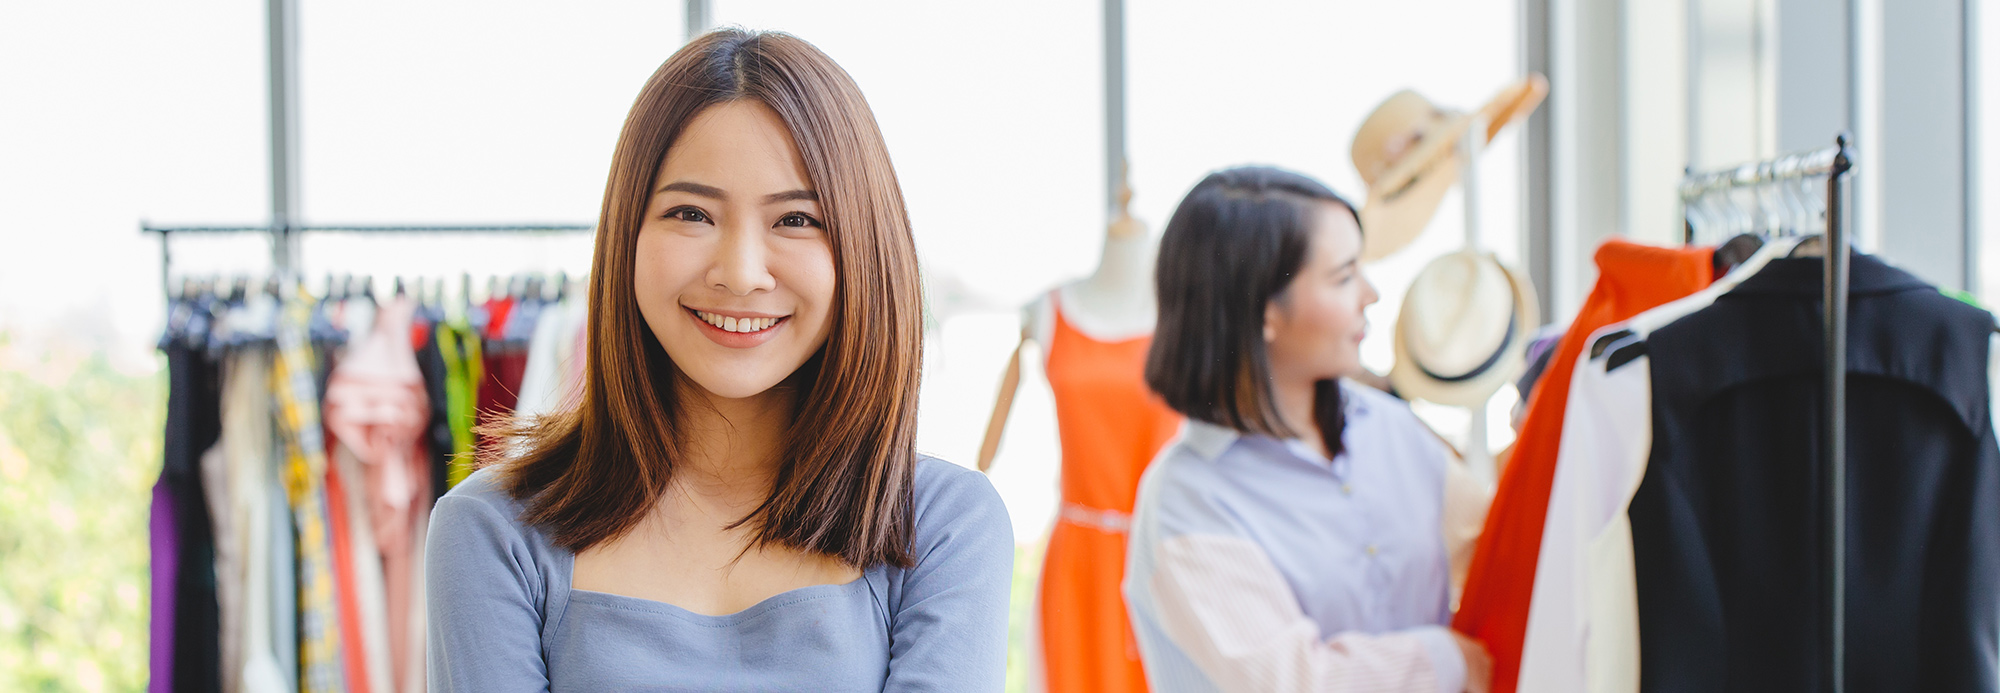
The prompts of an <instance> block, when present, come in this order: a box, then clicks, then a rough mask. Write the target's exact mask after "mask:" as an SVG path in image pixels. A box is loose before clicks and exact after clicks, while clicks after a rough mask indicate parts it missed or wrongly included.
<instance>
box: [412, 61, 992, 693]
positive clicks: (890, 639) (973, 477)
mask: <svg viewBox="0 0 2000 693" xmlns="http://www.w3.org/2000/svg"><path fill="white" fill-rule="evenodd" d="M918 287H919V283H918V277H917V263H916V253H915V249H914V246H913V242H912V239H911V235H910V228H909V221H908V215H907V213H906V212H905V210H904V206H903V199H902V193H901V190H900V188H899V187H898V184H897V182H896V176H895V171H894V169H893V167H892V166H891V164H890V162H889V157H888V150H887V148H886V147H885V146H884V145H883V142H882V137H881V134H880V132H879V130H878V129H877V128H876V125H875V121H874V117H873V115H872V114H870V112H869V110H868V106H867V103H866V101H865V100H864V99H863V98H862V96H861V93H860V90H859V89H858V88H857V87H856V86H855V84H854V82H853V81H852V80H851V79H850V78H849V77H848V75H847V73H846V72H844V71H842V70H841V69H840V67H839V66H837V65H835V64H834V63H833V62H832V61H831V60H830V59H828V58H827V57H826V56H825V55H824V54H822V53H821V52H819V50H818V49H816V48H814V47H812V46H811V45H810V44H807V43H805V42H804V41H801V40H799V39H797V38H794V37H792V36H789V35H785V34H779V33H750V32H743V31H736V30H723V31H718V32H714V33H711V34H708V35H706V36H703V37H702V38H700V39H698V40H696V41H694V42H692V43H690V44H688V46H687V47H685V48H683V49H682V50H681V51H680V52H678V53H676V54H675V55H674V56H673V57H672V58H670V59H669V60H668V61H667V62H666V64H665V65H663V66H662V67H661V68H660V69H659V71H658V72H656V73H655V74H654V75H653V78H652V79H651V80H650V81H649V82H648V83H647V84H646V87H645V89H644V90H643V91H642V92H641V93H640V95H639V98H638V99H637V101H636V102H635V103H634V104H633V107H632V112H631V115H630V116H629V117H628V118H627V120H626V124H625V129H624V131H623V133H622V134H621V135H620V137H619V141H618V147H617V151H616V153H615V154H614V157H613V162H612V170H611V176H610V181H609V183H608V185H607V187H606V191H605V196H604V207H603V213H602V215H601V217H600V219H599V222H598V237H597V246H596V254H595V256H594V259H593V263H592V272H591V286H590V317H589V334H590V341H589V347H588V357H587V358H588V361H587V365H586V368H587V370H588V374H589V377H587V378H586V386H585V389H584V392H583V396H582V397H581V398H580V400H579V401H578V402H577V404H576V405H575V406H574V407H572V408H570V409H568V410H564V411H561V412H558V413H556V414H554V415H552V416H550V417H547V418H543V419H538V420H532V421H514V422H507V423H505V424H502V425H497V426H493V427H491V429H490V431H489V432H490V433H493V434H494V440H495V442H494V444H493V445H492V446H491V447H490V448H489V449H487V450H485V451H483V455H484V456H485V457H486V458H487V459H486V460H485V461H486V463H487V466H486V468H484V469H482V470H481V471H479V472H477V473H475V474H473V475H472V476H471V477H469V478H468V479H467V480H466V481H465V482H464V483H462V484H460V485H459V486H457V487H454V488H453V489H452V491H451V493H450V494H449V495H447V496H445V497H444V498H443V499H442V500H440V501H439V503H438V506H437V510H436V511H435V512H434V514H433V515H432V523H431V533H432V541H431V546H432V547H434V548H433V549H432V552H431V554H430V556H429V559H428V572H427V579H428V583H429V584H428V590H429V595H430V614H429V617H430V638H429V643H430V662H431V667H430V676H431V687H432V688H433V689H434V690H440V691H452V690H467V691H493V690H612V689H626V688H631V687H634V686H641V687H646V688H649V689H659V690H806V689H810V690H883V689H886V688H893V689H905V688H920V689H944V688H949V689H951V690H997V689H999V687H1000V686H1001V684H1002V679H1003V674H1004V666H1005V646H1006V629H1007V623H1006V619H1007V598H1008V580H1009V578H1010V577H1011V562H1012V559H1013V539H1012V536H1011V535H1012V532H1011V525H1010V523H1009V522H1008V519H1007V516H1006V511H1005V509H1004V508H1003V506H1002V505H1001V503H1000V499H999V496H998V495H997V494H996V493H995V492H994V491H993V489H992V487H991V486H990V485H989V484H988V483H987V482H986V480H985V477H983V476H981V475H979V474H978V473H976V472H972V471H970V470H967V469H964V468H962V467H959V466H956V465H952V464H949V463H946V462H942V461H939V460H936V459H931V458H920V457H919V456H918V455H917V453H916V452H915V449H914V437H915V429H916V392H917V376H918V372H919V366H920V363H919V361H920V355H921V353H922V344H921V339H922V329H921V328H922V317H921V311H920V296H919V295H918V291H919V288H918Z"/></svg>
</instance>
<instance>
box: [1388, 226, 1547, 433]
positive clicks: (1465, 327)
mask: <svg viewBox="0 0 2000 693" xmlns="http://www.w3.org/2000/svg"><path fill="white" fill-rule="evenodd" d="M1536 310H1537V309H1536V300H1535V287H1534V285H1532V284H1530V283H1528V281H1527V277H1526V276H1525V275H1523V274H1522V273H1520V272H1517V271H1514V270H1511V269H1508V268H1507V266H1506V265H1505V264H1503V263H1501V262H1500V259H1499V258H1496V257H1494V256H1493V254H1492V253H1485V252H1478V251H1472V250H1461V251H1458V252H1455V253H1452V254H1450V255H1446V256H1443V257H1440V258H1438V259H1436V260H1432V261H1431V263H1430V264H1428V265H1425V266H1424V269H1423V271H1421V272H1419V273H1417V278H1416V279H1415V280H1414V281H1412V282H1411V283H1410V290H1409V292H1408V293H1406V294H1404V295H1403V309H1402V313H1401V315H1399V316H1398V317H1397V319H1396V329H1395V333H1396V365H1395V367H1393V368H1391V369H1390V370H1389V382H1390V383H1391V384H1393V385H1395V387H1396V392H1397V394H1400V395H1402V396H1403V397H1404V398H1407V399H1422V400H1425V401H1430V402H1436V403H1438V404H1449V405H1455V406H1461V407H1477V406H1480V405H1482V404H1484V403H1485V402H1486V400H1487V399H1488V398H1490V397H1492V396H1493V393H1494V392H1497V391H1499V389H1500V388H1501V386H1503V385H1506V384H1507V383H1508V382H1511V381H1512V379H1513V378H1514V376H1516V375H1518V374H1520V372H1521V368H1522V367H1523V366H1524V365H1525V364H1524V363H1523V361H1524V358H1525V353H1526V351H1527V348H1528V341H1529V339H1530V338H1531V337H1532V335H1533V333H1534V331H1535V328H1536V327H1537V326H1539V320H1538V317H1537V315H1536Z"/></svg>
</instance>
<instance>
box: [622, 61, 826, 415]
mask: <svg viewBox="0 0 2000 693" xmlns="http://www.w3.org/2000/svg"><path fill="white" fill-rule="evenodd" d="M654 180H655V183H654V185H655V187H654V192H653V198H652V202H651V203H650V204H649V205H648V206H647V208H646V220H645V223H644V224H643V225H641V226H640V227H639V246H638V258H637V260H638V267H637V268H636V270H635V272H634V277H633V282H632V283H633V287H634V289H635V290H636V291H637V292H638V294H639V296H638V298H639V312H640V313H641V314H642V315H644V316H645V318H646V325H647V327H649V328H651V329H652V331H653V336H654V337H655V338H657V339H659V340H660V346H661V347H663V348H665V349H666V351H667V356H668V357H670V358H672V359H673V360H674V364H675V365H676V366H678V367H679V368H680V370H681V372H682V373H684V374H686V375H687V377H688V379H689V380H692V381H693V382H694V383H695V384H697V385H699V386H701V387H702V388H703V389H705V390H707V391H708V392H709V393H710V394H713V395H716V396H719V397H726V398H732V399H733V398H740V397H750V396H753V395H757V394H761V393H763V392H765V391H766V390H769V389H770V388H771V386H773V385H776V384H778V383H779V382H780V381H783V380H784V379H785V378H786V377H787V376H790V375H791V374H792V373H793V372H794V371H797V370H798V369H799V366H801V365H803V364H804V363H805V362H806V360H807V359H809V358H811V357H812V355H813V354H814V353H816V352H818V351H819V348H820V345H822V344H824V343H826V336H827V332H828V330H829V329H830V328H831V325H832V320H831V312H832V310H833V299H834V293H835V291H834V288H835V281H836V278H835V271H834V266H833V247H832V245H831V244H830V242H829V241H828V239H827V235H826V226H825V224H824V220H825V218H826V217H824V216H823V215H822V214H821V212H820V206H819V197H818V195H817V193H816V192H815V191H814V190H813V186H812V183H811V181H810V180H809V179H808V178H807V176H806V168H805V161H804V160H803V159H802V158H800V156H799V150H798V146H797V145H796V144H794V143H793V142H792V136H791V133H790V132H789V131H788V130H786V129H785V124H784V121H783V120H780V119H779V117H778V114H777V112H775V111H772V110H771V108H770V107H769V106H766V105H764V104H763V103H762V102H759V101H756V100H754V99H743V100H738V101H730V102H726V103H721V104H717V105H715V106H711V107H709V108H707V109H706V110H703V111H702V112H700V113H699V114H696V115H695V117H694V119H693V120H692V121H690V122H689V123H688V125H687V128H686V129H685V130H683V131H682V132H681V135H680V138H679V139H677V140H676V141H675V142H674V143H673V146H672V147H670V148H668V150H667V156H666V160H665V161H662V162H661V163H660V170H659V172H658V174H657V175H656V176H655V178H654Z"/></svg>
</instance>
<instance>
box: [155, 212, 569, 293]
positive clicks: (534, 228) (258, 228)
mask: <svg viewBox="0 0 2000 693" xmlns="http://www.w3.org/2000/svg"><path fill="white" fill-rule="evenodd" d="M596 230H597V226H596V225H595V224H405V225H397V224H329V225H319V226H291V227H285V228H280V227H276V226H269V225H250V224H246V225H241V226H229V225H209V226H154V225H152V224H150V223H146V222H140V223H139V232H140V233H154V234H159V236H160V295H161V296H172V295H173V293H174V292H173V285H172V280H171V279H170V278H169V277H170V276H171V275H172V273H173V266H174V249H173V243H172V242H171V239H172V238H173V236H174V234H204V235H206V234H231V233H260V234H269V235H270V236H271V238H272V239H273V243H274V244H278V243H281V241H279V240H278V239H284V240H283V241H282V247H283V249H284V250H285V251H287V252H286V253H285V255H282V256H280V255H278V254H275V253H274V254H273V256H272V263H273V267H274V269H277V270H278V271H280V272H287V271H290V270H292V269H294V268H293V267H291V266H290V265H289V263H282V260H283V259H286V258H290V257H291V255H292V250H293V248H292V247H290V246H291V243H290V241H291V240H293V238H294V237H295V236H297V235H298V234H301V233H358V234H427V233H437V234H458V233H464V234H482V233H485V234H512V233H522V234H529V233H532V234H555V233H581V232H586V231H592V232H594V231H596Z"/></svg>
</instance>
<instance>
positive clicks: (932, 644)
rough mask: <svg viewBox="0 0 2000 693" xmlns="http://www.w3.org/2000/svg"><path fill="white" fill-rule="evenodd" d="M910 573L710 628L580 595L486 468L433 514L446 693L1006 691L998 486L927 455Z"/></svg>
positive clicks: (435, 651) (559, 556)
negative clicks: (912, 565)
mask: <svg viewBox="0 0 2000 693" xmlns="http://www.w3.org/2000/svg"><path fill="white" fill-rule="evenodd" d="M914 491H915V493H914V496H915V513H914V514H915V521H916V527H915V530H916V531H915V532H914V535H915V539H914V542H913V545H912V547H911V548H912V551H911V554H912V555H913V556H914V557H915V558H916V561H917V564H916V566H915V567H913V568H910V569H907V570H905V569H900V568H893V567H887V566H880V565H878V566H874V567H871V568H869V569H867V570H865V571H863V573H862V577H861V578H860V579H857V580H855V581H853V582H850V583H847V584H843V585H816V586H812V587H804V588H800V589H796V590H792V591H789V592H785V593H782V594H779V595H776V596H773V597H771V598H769V599H766V600H764V601H762V602H759V603H758V604H757V605H755V606H752V607H750V608H748V609H744V610H743V611H739V612H737V613H733V614H728V615H722V616H711V615H705V614H698V613H695V612H692V611H688V610H686V609H682V608H680V607H676V606H673V605H670V604H666V603H663V602H657V601H652V600H647V599H639V598H636V597H626V596H620V595H614V594H607V593H603V592H593V591H589V590H578V589H572V588H571V587H570V576H571V574H572V568H573V566H574V565H575V554H574V553H572V552H570V551H568V550H565V549H563V548H561V547H558V546H556V545H554V544H552V543H551V542H550V541H549V537H548V535H546V534H545V533H544V532H543V531H542V529H541V528H538V527H534V526H524V525H522V524H521V523H520V521H519V520H518V519H517V518H519V517H520V515H521V512H522V509H523V507H524V506H523V504H521V503H520V502H518V501H516V500H514V499H513V498H512V497H510V496H508V495H507V493H506V492H505V490H504V489H502V488H500V487H499V486H498V485H497V484H496V483H495V479H494V476H493V474H492V472H491V471H490V470H482V471H480V472H477V473H475V474H473V475H472V476H470V477H468V478H467V479H466V480H465V481H464V482H463V483H460V484H459V485H458V486H456V487H454V488H453V489H452V490H451V492H450V493H448V494H446V495H445V496H444V498H443V499H441V500H439V501H438V504H437V508H436V510H434V511H433V512H432V514H431V526H430V538H429V547H428V555H427V557H426V559H427V563H426V576H425V583H426V590H427V592H428V594H427V598H428V600H429V607H428V608H429V645H428V646H429V678H430V690H431V691H433V692H434V693H461V692H462V693H500V692H504V691H629V690H647V691H998V690H1001V689H1002V688H1003V686H1004V678H1005V675H1006V657H1007V653H1006V649H1007V598H1008V585H1009V581H1010V579H1011V578H1012V573H1013V560H1014V553H1013V551H1014V541H1013V527H1012V525H1011V523H1009V521H1008V519H1007V511H1006V508H1005V506H1003V505H1002V504H1001V501H1000V496H999V494H998V493H996V492H995V491H994V490H993V486H992V484H990V483H989V482H987V480H986V477H985V475H982V474H980V473H978V472H975V471H972V470H969V469H966V468H963V467H960V466H957V465H954V464H951V463H949V462H944V461H942V460H938V459H935V458H930V457H924V458H920V459H919V460H918V462H917V468H916V472H915V489H914Z"/></svg>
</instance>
